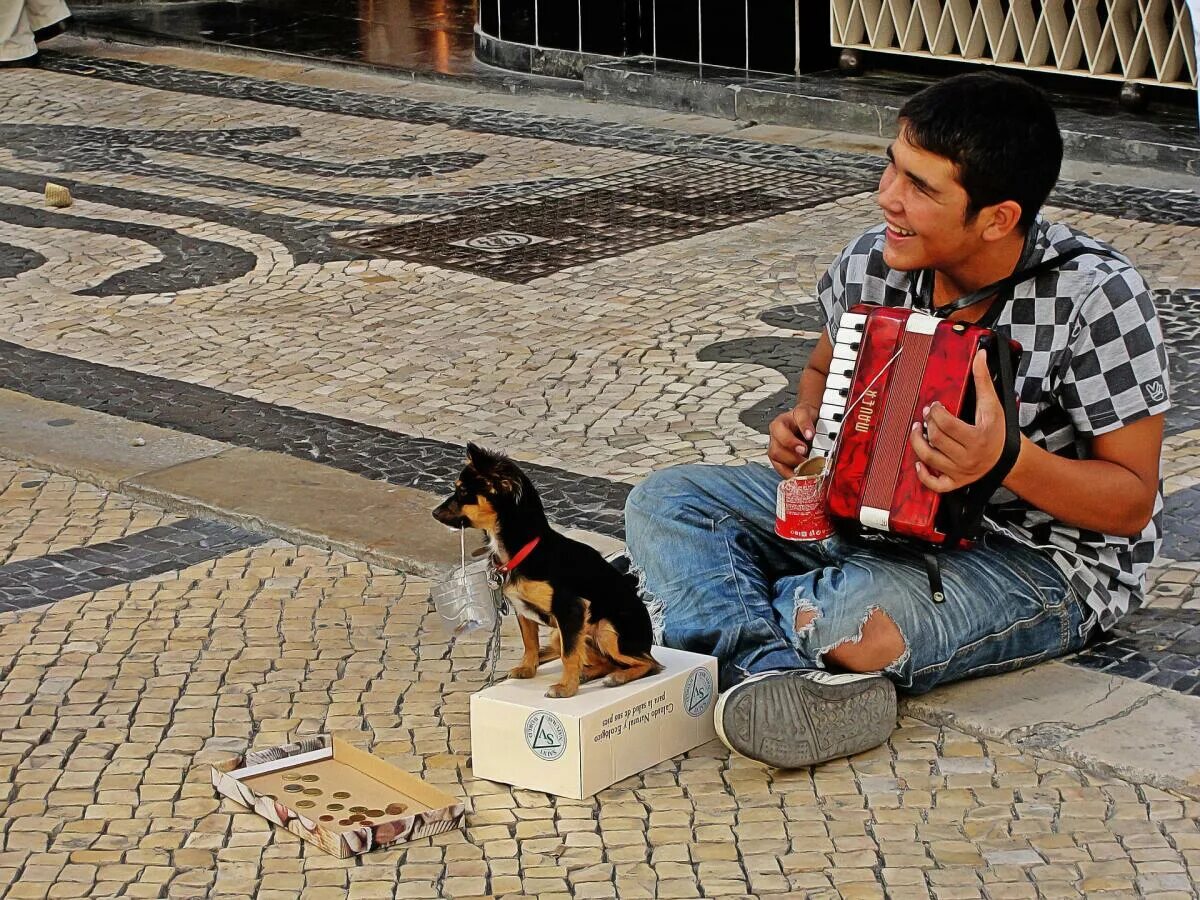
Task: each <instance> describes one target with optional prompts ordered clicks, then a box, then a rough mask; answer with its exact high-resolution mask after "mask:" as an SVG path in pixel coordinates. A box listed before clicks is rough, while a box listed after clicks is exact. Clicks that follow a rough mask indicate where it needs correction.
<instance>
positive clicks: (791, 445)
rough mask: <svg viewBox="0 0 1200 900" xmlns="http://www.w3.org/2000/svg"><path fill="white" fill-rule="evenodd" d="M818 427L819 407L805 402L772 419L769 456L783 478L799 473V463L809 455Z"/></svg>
mask: <svg viewBox="0 0 1200 900" xmlns="http://www.w3.org/2000/svg"><path fill="white" fill-rule="evenodd" d="M816 431H817V411H816V410H814V409H813V408H812V407H809V406H805V405H803V404H801V405H798V406H796V407H795V408H794V409H793V410H791V412H785V413H780V414H779V415H778V416H776V417H775V421H773V422H772V423H771V446H770V447H769V449H768V450H767V458H768V459H770V460H771V465H772V466H774V468H775V471H776V472H778V473H779V474H780V475H781V476H783V477H784V478H791V477H792V476H793V475H795V474H796V467H797V466H798V465H800V463H802V462H804V461H805V460H806V459H808V451H809V449H810V448H811V447H812V440H813V435H815V434H816Z"/></svg>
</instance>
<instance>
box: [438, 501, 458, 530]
mask: <svg viewBox="0 0 1200 900" xmlns="http://www.w3.org/2000/svg"><path fill="white" fill-rule="evenodd" d="M433 517H434V518H435V519H437V520H438V521H439V522H441V523H442V524H443V525H448V526H449V527H451V528H462V527H464V525H463V514H462V507H460V506H459V504H458V502H457V501H456V500H455V499H454V498H453V497H447V498H446V499H445V500H443V501H442V503H441V504H440V505H439V506H438V508H437V509H435V510H434V511H433Z"/></svg>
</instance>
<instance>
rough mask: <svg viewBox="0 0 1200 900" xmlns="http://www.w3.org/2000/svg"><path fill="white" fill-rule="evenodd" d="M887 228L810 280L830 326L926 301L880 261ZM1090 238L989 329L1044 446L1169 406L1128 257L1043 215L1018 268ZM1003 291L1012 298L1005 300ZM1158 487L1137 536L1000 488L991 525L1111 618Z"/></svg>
mask: <svg viewBox="0 0 1200 900" xmlns="http://www.w3.org/2000/svg"><path fill="white" fill-rule="evenodd" d="M884 239H885V238H884V228H883V226H880V227H878V228H874V229H872V230H870V231H868V232H867V233H866V234H864V235H862V236H861V237H859V238H858V239H857V240H855V241H853V242H852V243H851V244H850V245H849V246H848V247H846V249H845V250H843V251H842V253H841V254H840V255H839V256H838V258H837V259H836V260H835V261H834V263H833V265H832V266H831V267H830V268H829V271H828V272H827V273H826V274H825V276H824V277H823V278H822V279H821V281H820V283H819V284H818V285H817V295H818V296H817V299H818V301H819V303H820V305H821V308H822V311H823V312H824V315H825V322H826V327H827V328H828V329H829V331H830V333H831V334H832V333H833V332H834V331H835V330H836V328H837V322H838V320H839V319H840V317H841V315H842V313H843V312H844V311H845V310H846V309H848V308H849V307H851V306H853V305H854V304H855V303H878V304H881V305H884V306H909V307H912V306H915V307H917V308H926V307H927V306H928V304H929V300H928V297H929V293H930V289H931V287H932V278H931V277H930V276H929V275H928V274H927V273H917V272H911V273H910V272H900V271H895V270H892V269H890V268H889V267H888V265H887V264H886V263H885V262H884V261H883V246H884ZM1079 246H1083V247H1095V248H1098V249H1099V250H1101V251H1102V252H1101V253H1096V254H1091V253H1085V254H1083V255H1081V256H1077V257H1075V258H1074V259H1072V260H1069V261H1068V262H1066V263H1065V264H1064V265H1063V266H1062V268H1061V269H1060V270H1055V271H1052V272H1049V273H1047V274H1044V275H1040V276H1038V277H1037V278H1036V279H1032V280H1030V281H1028V282H1026V283H1024V284H1020V285H1018V286H1017V287H1016V288H1014V289H1013V291H1012V297H1011V299H1009V300H1008V302H1006V303H1004V305H1003V308H1002V309H1001V311H1000V314H999V317H998V318H997V319H996V321H995V323H994V324H993V327H994V328H995V329H996V331H998V332H999V333H1001V334H1003V335H1006V336H1009V337H1011V338H1013V339H1014V340H1016V341H1019V342H1020V344H1021V346H1022V348H1024V352H1023V353H1022V354H1021V360H1020V363H1019V366H1018V369H1017V375H1016V381H1017V393H1018V396H1019V397H1020V424H1021V431H1022V432H1023V433H1024V434H1025V436H1026V437H1028V438H1029V439H1030V440H1031V441H1033V442H1034V443H1036V444H1038V445H1039V446H1041V447H1044V448H1045V449H1047V450H1049V451H1050V452H1051V453H1056V454H1058V455H1059V456H1065V457H1069V458H1072V459H1079V458H1083V457H1084V456H1085V454H1086V453H1087V448H1088V442H1089V439H1090V438H1091V437H1093V436H1095V435H1100V434H1105V433H1107V432H1110V431H1113V430H1115V429H1117V428H1120V427H1122V426H1123V425H1128V424H1129V423H1131V422H1134V421H1136V420H1137V419H1140V418H1142V417H1143V416H1149V415H1154V414H1156V413H1161V412H1164V411H1166V410H1167V409H1168V408H1169V407H1170V399H1169V389H1170V385H1169V383H1168V377H1167V355H1166V350H1165V347H1164V345H1163V338H1162V332H1161V330H1160V328H1159V322H1158V315H1157V313H1156V312H1155V309H1154V303H1153V300H1152V298H1151V294H1150V290H1149V288H1147V286H1146V282H1145V281H1143V280H1142V277H1141V275H1139V274H1138V272H1137V270H1136V269H1134V267H1133V264H1132V263H1131V262H1129V260H1128V259H1126V258H1125V257H1124V256H1122V255H1120V254H1119V253H1117V252H1116V251H1114V250H1112V249H1111V248H1110V247H1108V246H1107V245H1105V244H1102V243H1100V242H1099V241H1095V240H1093V239H1092V238H1089V237H1088V236H1087V235H1085V234H1083V233H1081V232H1079V231H1076V230H1074V229H1072V228H1070V227H1068V226H1066V225H1061V224H1052V223H1050V222H1047V221H1046V220H1045V219H1044V218H1042V217H1040V216H1039V217H1038V219H1037V221H1036V223H1035V224H1034V225H1033V227H1032V228H1031V229H1030V233H1029V235H1028V237H1027V239H1026V244H1025V251H1024V254H1023V256H1022V259H1021V262H1020V264H1019V268H1027V267H1029V266H1031V265H1034V264H1036V263H1038V262H1041V261H1042V260H1043V259H1046V258H1049V257H1052V256H1057V255H1058V254H1060V253H1063V252H1065V251H1067V250H1070V249H1073V248H1075V247H1079ZM1002 299H1007V298H1002ZM1162 512H1163V501H1162V488H1161V484H1160V487H1159V492H1158V497H1157V498H1156V500H1155V503H1154V515H1153V517H1152V518H1151V520H1150V523H1149V524H1148V525H1147V526H1146V527H1145V528H1144V529H1143V530H1142V533H1141V534H1139V535H1138V536H1137V537H1133V538H1126V537H1119V536H1116V535H1111V534H1101V533H1100V532H1095V531H1086V530H1083V529H1080V528H1076V527H1073V526H1071V525H1067V524H1065V523H1063V522H1060V521H1058V520H1057V519H1054V518H1052V517H1051V516H1049V515H1047V514H1046V513H1044V512H1042V511H1041V510H1039V509H1036V508H1034V507H1033V506H1031V505H1030V504H1028V503H1026V502H1025V501H1024V500H1021V499H1020V498H1018V497H1017V496H1016V495H1014V494H1012V493H1011V492H1009V491H1007V490H1004V489H1003V488H1002V489H1001V490H999V491H997V492H996V494H995V496H994V497H993V498H992V501H991V503H989V505H988V509H987V514H986V517H985V522H986V523H987V525H988V526H989V527H991V528H993V529H994V530H998V531H1003V532H1006V533H1007V534H1009V535H1010V536H1011V537H1013V538H1014V539H1016V540H1018V541H1020V542H1022V543H1024V544H1028V545H1030V546H1034V547H1040V548H1042V549H1043V550H1046V551H1049V553H1050V555H1051V556H1052V557H1053V559H1054V561H1055V563H1056V564H1057V565H1058V566H1059V568H1060V569H1062V570H1063V572H1064V573H1065V574H1066V576H1067V578H1068V579H1069V580H1070V583H1071V586H1072V588H1073V589H1074V590H1075V592H1076V593H1077V594H1078V596H1080V597H1081V598H1083V599H1084V600H1086V602H1087V604H1088V606H1089V607H1090V608H1091V609H1092V610H1093V612H1094V614H1095V616H1096V619H1097V621H1099V623H1100V625H1101V626H1102V627H1104V628H1108V627H1110V626H1111V625H1112V624H1113V623H1115V622H1116V621H1117V619H1118V618H1119V617H1120V616H1121V615H1122V614H1124V613H1125V612H1127V611H1128V610H1129V608H1130V606H1131V605H1133V606H1136V605H1138V604H1139V603H1140V602H1141V597H1142V590H1143V585H1144V577H1145V572H1146V568H1147V567H1148V566H1149V565H1150V562H1151V561H1152V560H1153V559H1154V556H1155V554H1156V553H1157V552H1158V548H1159V545H1160V544H1161V543H1162Z"/></svg>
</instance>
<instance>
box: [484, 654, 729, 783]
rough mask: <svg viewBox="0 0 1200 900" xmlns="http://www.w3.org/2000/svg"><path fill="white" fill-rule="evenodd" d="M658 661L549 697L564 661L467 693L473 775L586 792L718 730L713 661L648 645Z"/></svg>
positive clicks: (674, 753) (693, 744)
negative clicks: (614, 679)
mask: <svg viewBox="0 0 1200 900" xmlns="http://www.w3.org/2000/svg"><path fill="white" fill-rule="evenodd" d="M654 658H655V659H657V660H658V661H659V662H660V663H662V664H663V666H664V669H663V671H662V672H660V673H659V674H658V675H655V676H653V677H651V678H641V679H639V680H637V681H634V682H631V683H630V684H626V685H622V686H620V687H607V686H605V685H604V683H603V682H602V681H596V682H593V683H591V684H585V685H583V686H582V687H580V689H579V693H578V694H576V695H575V696H574V697H570V698H568V699H554V698H550V697H547V696H546V690H547V688H549V687H550V685H551V684H553V683H554V682H555V681H557V680H558V677H559V676H558V672H559V669H560V667H561V664H560V663H558V662H555V663H547V664H546V665H544V666H542V667H541V668H540V669H539V670H538V674H537V677H536V678H528V679H520V680H518V679H509V680H508V681H505V682H502V683H500V684H497V685H494V686H493V687H490V688H487V689H485V690H482V691H479V692H478V693H476V694H475V695H473V696H472V697H471V760H472V768H473V770H474V773H475V775H476V776H477V777H479V778H486V779H488V780H489V781H499V782H501V783H503V784H511V785H515V786H517V787H523V788H531V789H533V790H537V791H545V792H546V793H548V794H557V795H559V796H561V797H572V798H574V799H576V800H582V799H583V798H585V797H590V796H591V795H592V794H594V793H596V792H597V791H599V790H602V789H604V788H606V787H608V786H609V785H610V784H613V783H615V782H618V781H620V780H621V779H622V778H628V777H629V776H630V775H636V774H637V773H638V772H642V771H644V770H646V769H648V768H650V767H651V766H653V765H657V764H658V763H660V762H662V761H663V760H664V759H670V758H671V757H672V756H677V755H679V754H680V753H685V752H687V751H688V750H691V749H692V748H693V747H698V746H699V745H700V744H703V743H705V742H706V741H710V740H712V739H713V738H714V737H715V736H716V732H715V731H714V730H713V707H714V706H715V701H716V694H717V691H716V687H717V661H716V659H715V658H714V657H711V656H703V655H701V654H699V653H686V652H684V651H682V650H668V649H666V648H663V647H655V648H654Z"/></svg>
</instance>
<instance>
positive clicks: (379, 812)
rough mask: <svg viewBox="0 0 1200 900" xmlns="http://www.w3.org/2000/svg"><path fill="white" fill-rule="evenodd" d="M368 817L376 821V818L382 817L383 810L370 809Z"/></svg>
mask: <svg viewBox="0 0 1200 900" xmlns="http://www.w3.org/2000/svg"><path fill="white" fill-rule="evenodd" d="M367 815H368V816H370V817H371V818H372V819H374V818H375V817H376V816H382V815H383V810H382V809H368V810H367Z"/></svg>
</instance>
